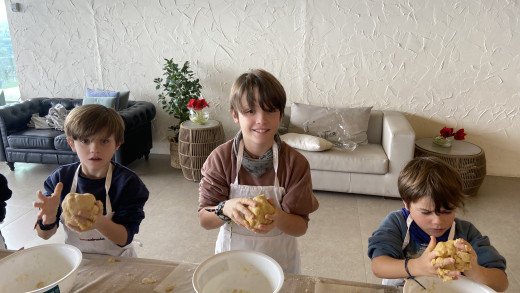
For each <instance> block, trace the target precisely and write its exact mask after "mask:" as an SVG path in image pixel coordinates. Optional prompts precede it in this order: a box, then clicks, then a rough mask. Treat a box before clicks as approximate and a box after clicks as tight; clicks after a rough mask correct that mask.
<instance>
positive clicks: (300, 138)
mask: <svg viewBox="0 0 520 293" xmlns="http://www.w3.org/2000/svg"><path fill="white" fill-rule="evenodd" d="M280 138H281V139H282V141H285V143H287V144H288V145H290V146H291V147H293V148H295V149H300V150H304V151H311V152H321V151H325V150H328V149H330V148H332V147H333V144H332V142H330V141H328V140H326V139H324V138H321V137H317V136H312V135H307V134H299V133H286V134H284V135H281V136H280Z"/></svg>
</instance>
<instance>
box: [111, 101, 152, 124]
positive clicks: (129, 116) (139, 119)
mask: <svg viewBox="0 0 520 293" xmlns="http://www.w3.org/2000/svg"><path fill="white" fill-rule="evenodd" d="M155 114H156V112H155V106H154V104H152V103H150V102H145V101H129V102H128V107H127V108H125V109H123V110H120V111H119V115H121V118H123V121H124V122H125V128H126V129H132V128H134V127H136V126H139V125H141V124H143V123H146V122H149V121H152V119H153V118H154V117H155Z"/></svg>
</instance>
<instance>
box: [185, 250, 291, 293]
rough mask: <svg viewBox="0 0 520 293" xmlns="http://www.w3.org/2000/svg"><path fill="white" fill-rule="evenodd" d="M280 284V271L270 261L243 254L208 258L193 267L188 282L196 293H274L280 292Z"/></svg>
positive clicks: (281, 283) (281, 274)
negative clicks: (190, 281)
mask: <svg viewBox="0 0 520 293" xmlns="http://www.w3.org/2000/svg"><path fill="white" fill-rule="evenodd" d="M283 281H284V274H283V270H282V267H280V265H279V264H278V263H277V262H276V261H275V260H274V259H272V258H271V257H269V256H267V255H265V254H263V253H260V252H256V251H246V250H233V251H227V252H223V253H219V254H216V255H213V256H211V257H209V258H208V259H206V260H205V261H204V262H202V263H201V264H200V265H199V266H198V267H197V269H196V270H195V272H194V273H193V279H192V283H193V288H194V289H195V291H196V292H197V293H224V292H230V293H231V292H251V293H275V292H279V291H280V289H281V288H282V285H283ZM234 290H236V291H234ZM241 290H242V291H241Z"/></svg>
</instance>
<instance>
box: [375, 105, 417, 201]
mask: <svg viewBox="0 0 520 293" xmlns="http://www.w3.org/2000/svg"><path fill="white" fill-rule="evenodd" d="M382 144H383V149H384V150H385V152H386V155H387V156H388V174H387V176H386V178H385V180H388V181H387V182H386V185H387V186H392V189H394V187H395V189H394V190H393V191H392V192H391V193H392V194H398V192H397V178H398V177H399V173H400V172H401V170H402V169H403V168H404V166H405V165H406V164H407V163H408V162H409V161H410V160H411V159H412V158H413V156H414V150H415V131H414V130H413V128H412V126H411V125H410V123H409V122H408V120H407V119H406V117H405V116H404V115H403V114H402V113H400V112H397V111H383V136H382Z"/></svg>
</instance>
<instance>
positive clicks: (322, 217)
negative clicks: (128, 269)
mask: <svg viewBox="0 0 520 293" xmlns="http://www.w3.org/2000/svg"><path fill="white" fill-rule="evenodd" d="M15 166H16V171H14V172H12V171H10V170H9V168H8V167H7V166H6V165H5V164H4V163H0V172H1V173H2V174H4V175H5V176H6V177H7V179H8V182H9V187H10V188H11V189H12V190H13V197H12V198H11V199H10V200H9V201H8V202H7V218H6V219H5V221H4V222H3V223H2V224H1V225H0V229H1V230H2V233H3V235H4V237H5V238H6V241H7V245H8V247H9V248H10V249H19V248H21V247H23V246H25V247H30V246H34V245H38V244H42V243H45V242H46V241H44V240H41V239H38V238H37V236H36V233H35V232H34V230H33V226H34V222H35V219H36V209H34V208H33V207H32V202H33V201H34V200H35V199H36V191H37V190H38V189H41V188H43V181H44V180H45V178H46V177H47V176H48V175H49V174H50V173H51V172H52V171H53V170H54V169H55V168H56V167H57V166H56V165H39V164H24V163H16V164H15ZM129 167H130V168H131V169H133V170H134V171H135V172H136V173H137V174H138V175H139V176H140V177H141V179H142V180H143V181H144V182H145V184H146V185H147V187H148V189H149V190H150V199H149V201H148V202H147V204H146V206H145V212H146V219H145V220H144V221H143V222H142V224H141V231H140V233H139V234H138V235H137V236H136V237H137V238H138V239H140V240H141V241H142V243H143V247H138V248H137V253H138V255H139V256H140V257H146V258H159V259H165V260H173V261H178V262H194V263H199V262H201V261H203V260H204V259H206V258H207V257H209V256H211V255H212V254H213V248H214V242H215V239H216V237H217V231H216V230H211V231H207V230H204V229H203V228H201V227H200V226H199V224H198V218H197V212H196V211H197V206H198V202H197V199H198V196H197V193H198V184H197V183H196V182H191V181H188V180H186V179H184V177H183V175H182V172H181V171H180V170H177V169H173V168H172V167H170V166H169V156H167V155H151V156H150V159H149V160H148V161H146V160H139V161H136V162H134V163H132V164H131V165H130V166H129ZM519 190H520V178H506V177H494V176H488V177H487V178H486V180H485V181H484V184H483V186H482V187H481V189H480V191H479V193H478V195H477V196H475V197H473V198H471V199H470V200H469V201H468V202H467V203H466V208H465V210H464V211H459V212H458V216H459V217H461V218H464V219H468V220H470V221H472V222H473V223H474V224H475V225H476V226H477V227H478V228H479V230H480V231H481V232H482V233H483V234H486V235H488V236H489V237H490V238H491V242H492V244H493V245H495V247H496V248H497V249H498V251H500V252H501V253H502V254H503V255H504V256H505V257H506V259H507V262H508V263H507V265H508V268H507V273H508V276H509V282H510V285H509V289H508V291H507V292H520V254H519V253H518V250H519V248H520V245H519V242H520V229H519V228H518V225H517V223H518V222H517V221H518V214H519V212H518V211H519V210H520V196H519V192H518V191H519ZM315 193H316V196H317V198H318V200H319V202H320V208H319V209H318V211H316V212H315V213H314V214H312V215H311V222H310V223H309V230H308V232H307V234H306V235H304V236H302V237H300V239H299V243H300V249H301V254H302V273H303V274H306V275H314V276H322V277H328V278H336V279H344V280H351V281H358V282H370V283H380V279H378V278H376V277H374V275H373V274H372V272H371V269H370V261H369V259H368V257H367V256H366V251H367V239H368V237H369V236H370V235H371V233H372V231H373V230H374V229H376V228H377V226H378V225H379V223H380V221H381V220H382V219H383V218H384V216H386V214H387V213H389V212H390V211H393V210H396V209H399V208H401V207H402V203H401V202H400V201H399V200H395V199H384V198H381V197H377V196H366V195H352V194H343V193H331V192H320V191H317V192H315ZM49 241H51V242H59V241H63V234H62V233H61V231H60V232H59V233H57V234H56V235H55V236H53V237H52V238H51V239H50V240H48V241H47V242H49Z"/></svg>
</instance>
